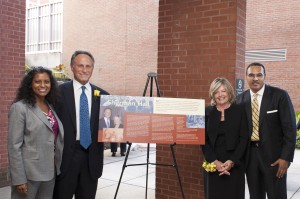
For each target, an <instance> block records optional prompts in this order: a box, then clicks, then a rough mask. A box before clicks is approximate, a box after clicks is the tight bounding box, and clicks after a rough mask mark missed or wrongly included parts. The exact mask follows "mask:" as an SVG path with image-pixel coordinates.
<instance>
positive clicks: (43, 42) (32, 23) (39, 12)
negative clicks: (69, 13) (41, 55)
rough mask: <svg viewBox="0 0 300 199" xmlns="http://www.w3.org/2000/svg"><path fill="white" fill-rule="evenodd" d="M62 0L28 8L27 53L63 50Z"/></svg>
mask: <svg viewBox="0 0 300 199" xmlns="http://www.w3.org/2000/svg"><path fill="white" fill-rule="evenodd" d="M62 10H63V4H62V1H60V2H55V3H49V4H46V5H39V6H36V7H31V8H27V9H26V53H38V52H61V51H62V21H63V16H62Z"/></svg>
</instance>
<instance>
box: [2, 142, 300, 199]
mask: <svg viewBox="0 0 300 199" xmlns="http://www.w3.org/2000/svg"><path fill="white" fill-rule="evenodd" d="M146 149H147V148H146V147H145V145H143V146H142V147H138V148H136V149H135V150H134V151H131V152H130V154H129V157H128V162H127V165H128V164H141V163H146V161H147V159H146V158H147V150H146ZM149 161H150V162H152V163H155V148H153V147H150V157H149ZM123 163H124V157H121V156H120V154H119V153H117V157H111V153H110V150H106V151H105V159H104V164H105V165H104V172H103V175H102V177H101V178H100V179H99V183H98V190H97V195H96V199H113V198H114V196H115V193H116V189H117V186H118V182H119V178H120V175H121V171H122V166H123ZM179 172H180V167H179ZM299 179H300V150H296V151H295V158H294V162H293V163H292V164H291V166H290V168H289V170H288V178H287V193H288V198H289V199H300V180H299ZM145 187H146V165H143V166H129V167H126V169H125V171H124V173H123V177H122V183H121V184H120V187H119V191H118V194H117V198H130V199H141V198H145V192H146V189H145ZM147 198H148V199H155V166H153V165H149V172H148V189H147ZM0 199H10V187H9V186H7V187H3V188H0ZM246 199H249V194H248V187H247V184H246Z"/></svg>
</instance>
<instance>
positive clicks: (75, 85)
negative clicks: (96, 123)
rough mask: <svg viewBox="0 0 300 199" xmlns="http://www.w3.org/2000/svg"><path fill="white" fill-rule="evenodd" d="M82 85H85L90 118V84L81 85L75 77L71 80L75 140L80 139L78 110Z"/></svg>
mask: <svg viewBox="0 0 300 199" xmlns="http://www.w3.org/2000/svg"><path fill="white" fill-rule="evenodd" d="M82 86H85V88H86V89H85V90H84V92H85V94H86V96H87V99H88V104H89V114H90V118H91V110H92V95H91V93H92V87H91V85H90V83H89V82H88V83H87V84H85V85H81V84H80V83H79V82H78V81H76V80H75V79H74V80H73V88H74V99H75V108H76V129H77V131H76V140H80V126H79V122H80V115H79V111H80V104H79V103H80V95H81V93H82V88H81V87H82Z"/></svg>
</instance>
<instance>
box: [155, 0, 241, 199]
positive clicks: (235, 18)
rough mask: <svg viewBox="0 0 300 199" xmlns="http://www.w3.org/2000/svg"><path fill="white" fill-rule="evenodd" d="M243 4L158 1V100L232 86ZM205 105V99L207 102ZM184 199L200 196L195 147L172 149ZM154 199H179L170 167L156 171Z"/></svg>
mask: <svg viewBox="0 0 300 199" xmlns="http://www.w3.org/2000/svg"><path fill="white" fill-rule="evenodd" d="M245 11H246V1H245V0H243V1H234V0H232V1H230V0H229V1H219V0H210V1H203V0H193V1H192V0H178V1H169V0H161V1H160V2H159V24H158V26H159V30H158V69H157V70H158V80H159V85H160V88H161V93H162V96H163V97H179V98H202V99H205V100H208V90H209V85H210V83H211V81H212V80H213V79H215V78H216V77H219V76H222V77H226V78H228V79H229V80H230V81H231V83H232V84H233V85H234V82H235V78H242V77H243V76H244V72H245V71H244V51H245V18H246V17H245V16H246V12H245ZM207 102H208V101H207ZM156 150H157V152H156V161H157V163H171V162H172V158H171V154H170V148H169V146H166V145H158V146H157V147H156ZM175 154H176V158H177V162H178V166H179V172H180V175H181V179H182V183H183V189H184V192H185V198H191V199H192V198H193V199H194V198H204V187H203V175H202V172H201V163H202V160H203V156H202V152H201V150H200V147H199V146H195V145H176V147H175ZM156 198H158V199H159V198H163V199H175V198H182V196H181V191H180V188H179V183H178V180H177V176H176V172H175V169H173V168H166V167H159V166H157V167H156Z"/></svg>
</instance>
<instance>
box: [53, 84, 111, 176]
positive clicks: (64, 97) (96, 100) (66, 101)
mask: <svg viewBox="0 0 300 199" xmlns="http://www.w3.org/2000/svg"><path fill="white" fill-rule="evenodd" d="M91 87H92V92H91V96H92V98H91V99H92V108H91V118H90V126H91V134H92V135H91V137H92V143H91V145H90V147H89V148H88V153H89V171H90V174H91V176H92V178H93V179H98V178H99V177H101V175H102V170H103V153H104V147H103V143H102V142H98V125H99V109H100V97H99V96H94V90H96V89H97V90H100V94H101V95H108V94H109V93H108V92H106V91H105V90H103V89H101V88H98V87H96V86H95V85H93V84H91ZM60 92H61V99H60V102H61V103H60V105H59V107H58V108H57V114H58V116H59V118H60V120H61V122H62V123H63V126H64V129H65V139H64V151H63V157H62V164H61V175H64V174H65V173H66V172H68V170H70V167H72V165H70V163H71V159H72V156H73V153H74V150H75V143H76V109H75V99H74V88H73V81H70V82H66V83H64V84H61V85H60Z"/></svg>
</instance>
